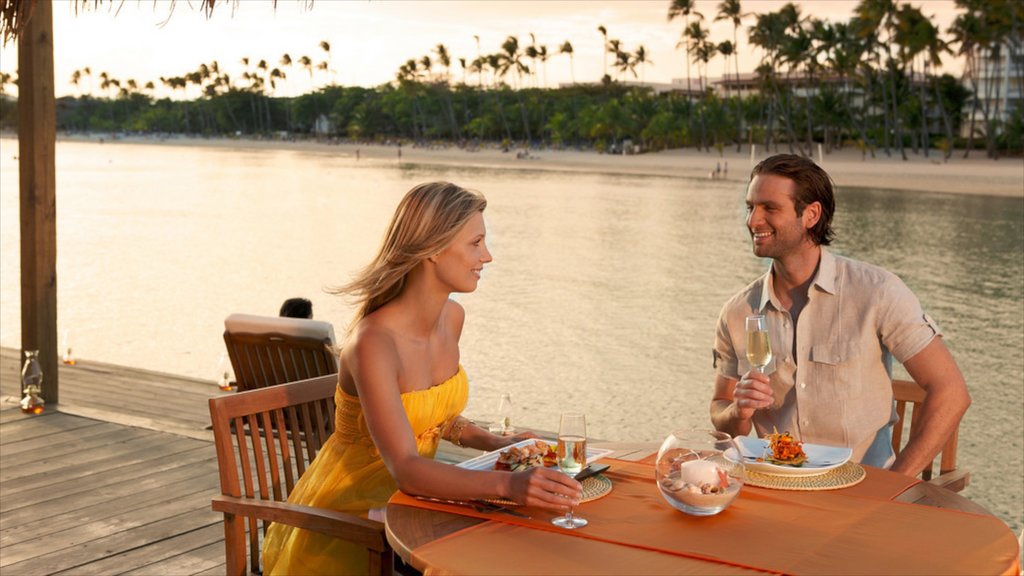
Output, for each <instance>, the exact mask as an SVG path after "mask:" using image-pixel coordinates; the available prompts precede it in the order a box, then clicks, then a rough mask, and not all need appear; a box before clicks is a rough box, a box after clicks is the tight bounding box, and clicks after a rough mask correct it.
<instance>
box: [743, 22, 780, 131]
mask: <svg viewBox="0 0 1024 576" xmlns="http://www.w3.org/2000/svg"><path fill="white" fill-rule="evenodd" d="M749 38H750V43H751V44H752V45H754V46H758V47H760V48H761V50H762V52H763V55H762V57H761V64H760V65H759V66H758V68H757V72H758V75H759V77H760V78H761V79H762V81H763V82H764V83H765V84H766V85H767V87H768V88H769V90H768V98H767V106H768V112H767V114H768V117H767V119H766V129H765V131H764V138H765V140H764V146H765V149H766V150H767V149H769V148H770V147H771V144H772V141H773V136H774V132H775V116H776V109H777V108H778V105H779V102H780V100H781V97H780V94H779V83H778V77H777V76H778V74H777V71H778V70H779V69H780V67H781V52H782V45H783V42H784V41H785V38H786V23H785V21H784V20H783V18H782V15H781V13H779V12H768V13H765V14H758V15H757V21H756V22H755V24H754V26H753V27H752V28H751V29H750V32H749Z"/></svg>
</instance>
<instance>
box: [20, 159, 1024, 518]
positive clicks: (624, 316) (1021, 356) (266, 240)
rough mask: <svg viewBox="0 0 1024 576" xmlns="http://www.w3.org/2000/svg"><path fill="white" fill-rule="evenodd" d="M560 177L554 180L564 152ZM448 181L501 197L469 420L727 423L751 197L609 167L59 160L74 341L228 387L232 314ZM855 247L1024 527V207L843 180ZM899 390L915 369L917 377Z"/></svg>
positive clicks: (315, 289) (489, 220)
mask: <svg viewBox="0 0 1024 576" xmlns="http://www.w3.org/2000/svg"><path fill="white" fill-rule="evenodd" d="M16 155H17V142H16V141H15V140H11V139H3V140H0V244H2V245H0V345H3V346H10V347H19V346H20V330H19V323H20V316H19V315H20V308H19V248H18V242H19V237H18V182H17V178H18V163H17V160H16ZM537 162H540V163H543V154H541V159H540V160H538V161H537ZM430 180H449V181H452V182H455V183H458V184H460V185H462V186H466V187H470V188H474V189H477V190H480V191H481V192H483V193H484V194H485V195H486V196H487V198H488V202H489V204H488V208H487V211H486V224H487V234H488V237H487V241H488V244H489V246H490V248H491V252H492V254H493V256H494V262H492V263H491V264H489V265H488V266H487V267H486V269H485V270H484V276H483V280H482V281H481V282H480V287H479V289H478V290H477V292H475V293H473V294H465V295H458V296H456V298H457V299H458V300H459V301H460V302H461V303H462V304H463V305H464V306H465V308H466V311H467V320H466V326H465V330H464V333H463V338H462V345H461V349H462V363H463V364H464V366H465V367H466V369H467V371H468V373H469V375H470V379H471V383H472V384H471V386H472V393H471V398H470V404H469V406H468V408H467V414H468V415H469V416H470V417H476V418H480V419H494V418H495V417H496V416H495V412H496V408H497V405H498V400H499V398H500V396H501V394H502V393H504V392H508V393H510V394H511V396H512V398H514V399H515V404H514V406H515V414H513V416H512V417H513V421H512V423H513V425H515V426H518V425H520V424H522V425H527V426H533V427H538V428H542V429H547V430H557V429H558V418H559V414H560V413H561V412H563V411H567V410H571V411H577V412H584V413H586V414H587V424H588V433H589V434H590V437H591V438H598V439H611V440H643V441H652V442H660V441H661V440H662V439H663V438H664V437H665V436H666V435H667V434H668V433H669V432H671V431H673V430H674V429H677V428H682V427H696V426H707V425H709V419H708V403H709V400H710V397H711V390H712V383H713V381H714V372H713V369H712V365H711V345H712V342H713V339H714V330H715V321H716V319H717V316H718V312H719V310H720V308H721V306H722V304H723V303H724V302H725V300H726V299H727V298H729V296H731V295H732V294H734V293H735V292H737V291H738V290H740V289H742V288H743V287H744V286H745V285H746V284H747V283H749V282H750V281H751V280H753V279H754V278H755V277H757V276H758V275H759V274H762V273H763V272H764V271H765V270H766V269H767V265H768V263H767V261H764V260H761V259H758V258H756V257H754V256H753V255H752V254H751V251H750V245H749V238H748V235H747V232H746V230H745V228H744V217H745V207H744V202H743V198H744V186H743V185H742V184H738V183H736V182H725V181H712V180H693V179H683V178H669V177H645V176H636V175H628V176H627V175H616V174H602V173H575V172H573V173H570V172H557V171H541V170H533V171H530V170H501V169H495V168H474V167H445V166H430V165H417V164H409V163H405V164H402V165H398V164H397V163H396V162H394V161H389V162H384V161H376V162H374V161H368V160H366V159H363V160H362V161H358V162H357V161H356V159H355V158H352V157H349V156H346V155H341V154H338V153H336V152H335V151H333V150H331V149H330V148H324V150H323V151H318V152H310V151H300V150H246V149H241V148H239V149H228V148H212V147H188V146H167V145H157V144H121V143H111V142H108V143H106V144H98V143H88V142H60V143H58V145H57V223H58V226H57V230H58V255H57V258H58V300H57V301H58V322H59V326H58V330H59V331H61V332H62V333H63V331H64V330H71V333H72V334H74V342H73V343H70V344H69V345H73V346H74V350H75V356H76V357H78V358H84V359H88V360H96V361H104V362H110V363H115V364H123V365H128V366H135V367H140V368H146V369H150V370H157V371H164V372H169V373H174V374H182V375H188V376H195V377H200V378H206V379H209V380H210V381H211V386H214V385H215V382H216V380H217V377H218V376H219V374H218V371H219V370H221V368H220V365H219V361H220V358H221V354H222V353H223V351H224V343H223V340H222V333H223V320H224V317H225V316H227V315H228V314H231V313H234V312H245V313H252V314H265V315H276V313H277V310H278V307H279V306H280V304H281V302H283V301H284V300H285V299H286V298H290V297H293V296H304V297H307V298H310V299H311V300H312V301H313V307H314V315H315V317H316V318H317V319H320V320H327V321H330V322H333V323H334V325H335V328H336V331H337V332H338V334H339V335H340V334H343V333H344V330H345V327H346V325H347V324H348V322H349V320H350V319H351V317H352V307H351V304H350V302H347V301H345V300H343V299H341V298H338V297H335V296H330V295H328V294H326V293H325V291H324V290H325V288H329V287H331V286H337V285H340V284H343V283H345V282H346V281H348V280H349V279H350V278H351V277H352V275H353V274H354V273H355V272H356V271H357V270H358V269H359V268H360V267H361V266H362V265H363V264H365V263H366V262H367V261H368V259H369V258H370V257H371V256H372V255H373V253H374V252H375V250H376V249H377V247H378V245H379V243H380V239H381V235H382V234H383V232H384V229H385V227H386V225H387V223H388V219H389V217H390V215H391V213H392V211H393V209H394V207H395V205H396V204H397V202H398V200H399V198H401V196H402V195H403V194H404V193H405V192H406V191H407V190H408V189H409V188H410V187H411V186H412V185H414V184H416V183H420V182H425V181H430ZM838 184H839V187H840V190H839V193H838V198H837V204H838V208H837V214H836V217H835V221H834V223H835V229H836V233H837V238H836V241H835V242H834V244H833V247H832V249H833V251H834V252H835V253H837V254H842V255H846V256H850V257H853V258H857V259H861V260H865V261H868V262H871V263H874V264H877V265H880V266H883V267H885V268H887V269H889V270H891V271H892V272H894V273H896V274H898V275H899V276H900V277H901V278H903V280H904V281H905V282H906V283H907V284H908V285H909V286H910V288H911V289H912V290H914V292H915V293H916V294H917V295H918V297H919V298H920V300H921V302H922V304H923V306H924V308H925V310H926V311H927V312H928V313H929V314H930V315H931V316H933V317H934V318H935V319H936V320H937V322H938V323H939V324H940V326H941V328H942V330H943V332H944V334H945V341H946V344H947V345H948V346H949V348H950V350H951V351H952V352H953V355H954V357H955V358H956V359H957V362H958V363H959V365H960V368H961V370H962V371H963V373H964V376H965V377H966V379H967V383H968V387H969V388H970V391H971V395H972V397H973V399H974V404H973V406H972V407H971V409H970V411H969V412H968V413H967V415H966V417H965V418H964V421H963V423H962V426H961V436H960V447H959V462H960V464H961V465H962V466H965V467H967V468H968V469H970V470H971V475H972V478H971V486H970V487H969V488H967V490H966V491H965V492H964V494H965V495H966V496H968V497H970V498H972V499H974V500H975V501H977V502H979V503H980V504H982V505H984V506H986V507H987V508H988V509H989V510H991V511H992V512H993V513H995V514H997V515H998V516H999V517H1000V518H1002V519H1003V520H1005V521H1006V522H1007V523H1008V524H1010V525H1011V527H1013V528H1014V530H1016V531H1019V530H1020V529H1021V522H1022V516H1024V512H1022V510H1024V486H1022V478H1024V431H1022V428H1021V426H1020V414H1021V410H1022V409H1024V398H1022V394H1024V379H1022V371H1024V308H1022V302H1024V202H1022V201H1021V200H1020V199H1010V198H996V197H983V196H959V195H947V194H933V193H926V192H892V191H885V190H858V189H851V188H846V187H843V183H842V182H839V183H838ZM897 376H899V374H897Z"/></svg>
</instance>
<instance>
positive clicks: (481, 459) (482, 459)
mask: <svg viewBox="0 0 1024 576" xmlns="http://www.w3.org/2000/svg"><path fill="white" fill-rule="evenodd" d="M537 440H543V441H544V442H547V443H548V444H550V445H552V446H554V445H555V444H557V443H558V442H557V441H556V440H545V439H543V438H529V439H527V440H523V441H521V442H516V443H515V444H510V445H509V446H506V447H504V448H502V449H501V450H491V451H490V452H484V453H483V454H481V455H479V456H477V457H476V458H472V459H470V460H466V461H465V462H460V463H459V464H458V466H459V467H460V468H469V469H470V470H493V469H494V463H495V462H497V461H498V455H499V454H501V453H502V452H503V451H505V450H508V449H509V448H511V447H513V446H517V447H518V446H526V445H527V444H533V443H534V442H536V441H537ZM612 452H614V450H609V449H607V448H592V447H590V446H587V464H591V463H593V462H597V461H598V460H600V459H601V458H604V457H605V456H607V455H609V454H611V453H612Z"/></svg>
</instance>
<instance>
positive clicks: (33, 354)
mask: <svg viewBox="0 0 1024 576" xmlns="http://www.w3.org/2000/svg"><path fill="white" fill-rule="evenodd" d="M42 387H43V369H42V368H41V367H40V366H39V351H38V350H25V365H24V366H23V367H22V368H21V411H22V412H24V413H25V414H42V413H43V406H44V405H45V404H46V401H45V400H43V395H42V394H43V388H42Z"/></svg>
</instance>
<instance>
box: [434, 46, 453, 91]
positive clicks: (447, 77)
mask: <svg viewBox="0 0 1024 576" xmlns="http://www.w3.org/2000/svg"><path fill="white" fill-rule="evenodd" d="M434 53H435V54H437V61H438V62H440V63H441V66H444V81H445V82H451V77H452V57H451V56H450V55H449V54H448V48H447V47H445V45H444V44H438V45H437V46H435V47H434Z"/></svg>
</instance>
